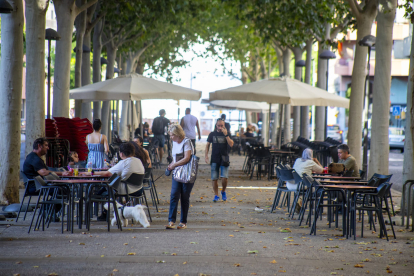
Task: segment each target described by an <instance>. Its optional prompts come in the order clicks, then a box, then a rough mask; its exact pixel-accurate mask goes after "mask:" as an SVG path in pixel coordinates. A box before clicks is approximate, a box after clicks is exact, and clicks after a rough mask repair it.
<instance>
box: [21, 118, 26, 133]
mask: <svg viewBox="0 0 414 276" xmlns="http://www.w3.org/2000/svg"><path fill="white" fill-rule="evenodd" d="M20 131H21V133H22V134H26V120H25V119H20Z"/></svg>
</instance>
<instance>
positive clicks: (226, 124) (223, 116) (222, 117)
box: [221, 114, 231, 134]
mask: <svg viewBox="0 0 414 276" xmlns="http://www.w3.org/2000/svg"><path fill="white" fill-rule="evenodd" d="M221 119H222V120H223V122H224V127H225V128H226V129H227V132H228V133H229V134H231V131H230V127H231V126H230V124H229V123H227V122H226V114H221Z"/></svg>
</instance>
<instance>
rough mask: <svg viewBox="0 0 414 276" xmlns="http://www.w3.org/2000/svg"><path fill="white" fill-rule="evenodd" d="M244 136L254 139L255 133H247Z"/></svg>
mask: <svg viewBox="0 0 414 276" xmlns="http://www.w3.org/2000/svg"><path fill="white" fill-rule="evenodd" d="M244 136H246V137H254V136H253V133H251V132H245V133H244Z"/></svg>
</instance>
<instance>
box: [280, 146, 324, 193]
mask: <svg viewBox="0 0 414 276" xmlns="http://www.w3.org/2000/svg"><path fill="white" fill-rule="evenodd" d="M293 169H294V170H295V171H296V172H297V173H298V174H299V175H300V176H302V175H303V174H304V173H306V174H307V175H312V172H315V173H322V172H323V168H322V165H321V163H319V161H318V160H317V159H316V158H313V150H311V149H310V148H307V149H305V150H304V151H303V153H302V158H298V159H296V161H295V164H294V165H293ZM286 186H287V188H288V189H289V190H296V188H297V186H298V184H295V182H290V181H287V182H286Z"/></svg>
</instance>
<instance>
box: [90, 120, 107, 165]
mask: <svg viewBox="0 0 414 276" xmlns="http://www.w3.org/2000/svg"><path fill="white" fill-rule="evenodd" d="M101 128H102V122H101V120H100V119H95V120H93V130H94V131H93V133H91V134H89V135H87V136H86V141H85V142H86V144H87V145H88V150H89V154H88V163H89V162H91V163H92V167H93V168H103V167H104V166H105V163H104V161H105V156H106V154H108V151H109V145H108V139H107V138H106V136H105V135H103V134H101Z"/></svg>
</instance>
